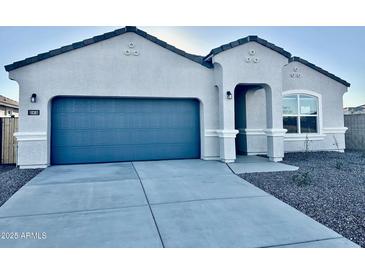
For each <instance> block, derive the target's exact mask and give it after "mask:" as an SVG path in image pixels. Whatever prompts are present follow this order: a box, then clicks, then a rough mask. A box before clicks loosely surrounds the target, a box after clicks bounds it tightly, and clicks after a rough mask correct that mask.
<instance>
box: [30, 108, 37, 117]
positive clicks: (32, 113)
mask: <svg viewBox="0 0 365 274" xmlns="http://www.w3.org/2000/svg"><path fill="white" fill-rule="evenodd" d="M28 115H31V116H35V115H39V109H29V110H28Z"/></svg>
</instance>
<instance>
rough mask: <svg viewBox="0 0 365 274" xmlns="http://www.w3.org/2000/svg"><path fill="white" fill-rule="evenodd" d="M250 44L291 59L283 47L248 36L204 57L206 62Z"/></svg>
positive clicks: (220, 47)
mask: <svg viewBox="0 0 365 274" xmlns="http://www.w3.org/2000/svg"><path fill="white" fill-rule="evenodd" d="M248 42H257V43H259V44H261V45H263V46H265V47H267V48H270V49H272V50H274V51H276V52H278V53H279V54H281V55H284V56H285V57H287V58H290V57H291V53H290V52H288V51H286V50H284V49H283V48H281V47H278V46H276V45H275V44H273V43H270V42H268V41H267V40H265V39H262V38H260V37H258V36H257V35H248V36H246V37H244V38H240V39H237V40H234V41H232V42H230V43H227V44H223V45H221V46H219V47H216V48H214V49H212V50H211V51H210V52H209V53H208V54H207V55H206V56H205V57H204V60H206V61H207V60H210V59H211V58H212V57H213V56H214V55H216V54H218V53H221V52H223V51H226V50H228V49H232V48H235V47H237V46H240V45H244V44H246V43H248Z"/></svg>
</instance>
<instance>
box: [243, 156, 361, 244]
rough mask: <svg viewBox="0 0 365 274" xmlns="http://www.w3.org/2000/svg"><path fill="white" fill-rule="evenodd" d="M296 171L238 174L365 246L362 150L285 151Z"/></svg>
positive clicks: (287, 158)
mask: <svg viewBox="0 0 365 274" xmlns="http://www.w3.org/2000/svg"><path fill="white" fill-rule="evenodd" d="M284 163H287V164H290V165H295V166H299V170H298V171H290V172H268V173H250V174H240V175H239V176H240V177H242V178H243V179H245V180H247V181H249V182H250V183H252V184H254V185H256V186H257V187H259V188H261V189H262V190H264V191H266V192H268V193H270V194H272V195H273V196H275V197H276V198H278V199H280V200H282V201H284V202H285V203H287V204H289V205H291V206H293V207H295V208H296V209H298V210H300V211H302V212H303V213H305V214H306V215H308V216H310V217H311V218H313V219H315V220H317V221H318V222H320V223H322V224H324V225H326V226H327V227H329V228H331V229H333V230H334V231H336V232H338V233H339V234H341V235H343V236H344V237H346V238H348V239H350V240H351V241H353V242H355V243H357V244H359V245H360V246H362V247H365V152H361V151H346V152H345V153H337V152H308V153H287V154H285V158H284Z"/></svg>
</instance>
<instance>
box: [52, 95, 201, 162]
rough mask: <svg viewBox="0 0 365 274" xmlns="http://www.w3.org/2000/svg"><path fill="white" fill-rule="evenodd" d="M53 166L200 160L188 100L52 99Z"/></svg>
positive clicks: (195, 106)
mask: <svg viewBox="0 0 365 274" xmlns="http://www.w3.org/2000/svg"><path fill="white" fill-rule="evenodd" d="M51 136H52V145H51V146H52V164H75V163H102V162H118V161H137V160H162V159H184V158H186V159H187V158H199V157H200V123H199V102H198V101H197V100H193V99H176V100H175V99H130V98H128V99H127V98H123V99H120V98H95V97H57V98H55V99H53V102H52V135H51Z"/></svg>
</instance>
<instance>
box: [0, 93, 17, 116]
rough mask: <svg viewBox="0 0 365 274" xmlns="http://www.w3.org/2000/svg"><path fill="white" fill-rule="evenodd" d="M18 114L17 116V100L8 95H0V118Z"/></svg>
mask: <svg viewBox="0 0 365 274" xmlns="http://www.w3.org/2000/svg"><path fill="white" fill-rule="evenodd" d="M18 116H19V105H18V102H17V101H15V100H12V99H10V98H8V97H5V96H2V95H0V118H3V117H18Z"/></svg>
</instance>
